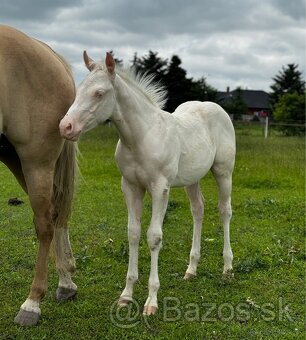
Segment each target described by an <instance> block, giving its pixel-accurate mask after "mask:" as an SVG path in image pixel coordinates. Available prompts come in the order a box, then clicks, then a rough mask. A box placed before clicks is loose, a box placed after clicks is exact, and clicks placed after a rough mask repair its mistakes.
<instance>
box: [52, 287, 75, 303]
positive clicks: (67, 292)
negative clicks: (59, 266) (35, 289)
mask: <svg viewBox="0 0 306 340" xmlns="http://www.w3.org/2000/svg"><path fill="white" fill-rule="evenodd" d="M76 294H77V291H76V290H75V289H72V288H65V287H58V288H57V290H56V293H55V297H56V300H57V301H65V300H71V299H73V298H74V297H75V296H76Z"/></svg>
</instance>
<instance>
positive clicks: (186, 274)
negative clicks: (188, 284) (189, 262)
mask: <svg viewBox="0 0 306 340" xmlns="http://www.w3.org/2000/svg"><path fill="white" fill-rule="evenodd" d="M194 277H195V274H191V273H188V272H186V273H185V276H184V280H191V279H193V278H194Z"/></svg>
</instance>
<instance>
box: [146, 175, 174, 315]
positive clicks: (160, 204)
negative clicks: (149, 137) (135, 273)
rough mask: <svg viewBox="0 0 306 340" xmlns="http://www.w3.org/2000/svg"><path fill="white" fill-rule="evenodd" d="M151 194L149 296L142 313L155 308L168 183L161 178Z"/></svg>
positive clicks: (151, 190) (151, 189)
mask: <svg viewBox="0 0 306 340" xmlns="http://www.w3.org/2000/svg"><path fill="white" fill-rule="evenodd" d="M150 194H151V196H152V218H151V223H150V226H149V229H148V232H147V239H148V245H149V248H150V252H151V270H150V277H149V296H148V298H147V300H146V302H145V305H144V310H143V314H145V315H150V314H154V313H155V312H156V310H157V307H158V305H157V292H158V289H159V286H160V284H159V278H158V255H159V251H160V249H161V246H162V225H163V220H164V216H165V213H166V210H167V204H168V199H169V185H168V182H167V180H166V179H164V178H161V179H159V180H158V181H157V182H155V183H154V184H152V187H151V188H150Z"/></svg>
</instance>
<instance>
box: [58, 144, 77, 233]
mask: <svg viewBox="0 0 306 340" xmlns="http://www.w3.org/2000/svg"><path fill="white" fill-rule="evenodd" d="M77 155H78V147H77V144H76V143H75V142H71V141H68V140H65V141H64V146H63V149H62V151H61V154H60V156H59V158H58V160H57V162H56V166H55V172H54V185H53V197H54V225H55V228H58V227H64V228H66V227H67V222H68V219H69V217H70V214H71V207H72V200H73V196H74V187H75V182H76V178H77V175H78V173H79V167H78V160H77Z"/></svg>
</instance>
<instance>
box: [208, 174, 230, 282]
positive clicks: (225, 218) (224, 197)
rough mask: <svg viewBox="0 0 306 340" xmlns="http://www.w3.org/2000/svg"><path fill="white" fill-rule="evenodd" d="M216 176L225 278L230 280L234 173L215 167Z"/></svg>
mask: <svg viewBox="0 0 306 340" xmlns="http://www.w3.org/2000/svg"><path fill="white" fill-rule="evenodd" d="M212 170H213V174H214V176H215V179H216V182H217V185H218V191H219V212H220V216H221V219H222V222H223V227H224V247H223V259H224V268H223V276H224V277H225V278H229V277H231V275H232V273H231V272H232V269H233V267H232V262H233V252H232V249H231V244H230V221H231V217H232V207H231V191H232V172H231V171H224V170H222V168H220V167H214V168H213V169H212Z"/></svg>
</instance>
